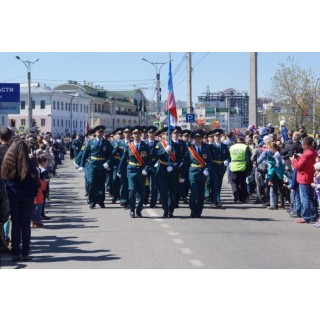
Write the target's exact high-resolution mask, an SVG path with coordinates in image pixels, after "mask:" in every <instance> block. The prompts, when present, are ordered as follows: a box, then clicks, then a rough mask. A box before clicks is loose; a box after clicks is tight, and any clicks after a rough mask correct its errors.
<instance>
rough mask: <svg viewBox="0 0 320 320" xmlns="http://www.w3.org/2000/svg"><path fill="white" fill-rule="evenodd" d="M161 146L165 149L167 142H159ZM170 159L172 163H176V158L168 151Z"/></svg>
mask: <svg viewBox="0 0 320 320" xmlns="http://www.w3.org/2000/svg"><path fill="white" fill-rule="evenodd" d="M161 144H162V146H163V148H166V147H167V145H168V144H167V141H161ZM170 159H171V160H172V161H173V162H176V161H177V157H176V155H175V154H174V153H173V152H172V151H170Z"/></svg>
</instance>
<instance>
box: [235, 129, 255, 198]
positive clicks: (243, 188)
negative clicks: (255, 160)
mask: <svg viewBox="0 0 320 320" xmlns="http://www.w3.org/2000/svg"><path fill="white" fill-rule="evenodd" d="M230 157H231V162H230V180H231V188H232V192H233V196H234V201H235V202H236V203H239V202H240V203H246V202H247V200H246V199H247V183H246V177H247V175H248V173H250V170H251V169H252V164H251V159H250V158H251V151H250V148H249V147H248V146H247V145H246V144H245V136H244V135H243V134H238V135H237V143H236V144H234V145H232V146H231V147H230Z"/></svg>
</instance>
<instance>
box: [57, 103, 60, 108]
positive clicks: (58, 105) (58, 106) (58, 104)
mask: <svg viewBox="0 0 320 320" xmlns="http://www.w3.org/2000/svg"><path fill="white" fill-rule="evenodd" d="M57 110H60V102H59V101H57Z"/></svg>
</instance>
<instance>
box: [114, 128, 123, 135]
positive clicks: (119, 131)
mask: <svg viewBox="0 0 320 320" xmlns="http://www.w3.org/2000/svg"><path fill="white" fill-rule="evenodd" d="M122 132H123V129H122V128H117V129H116V130H114V131H113V132H112V133H113V134H117V133H122Z"/></svg>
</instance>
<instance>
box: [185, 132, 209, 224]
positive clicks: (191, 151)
mask: <svg viewBox="0 0 320 320" xmlns="http://www.w3.org/2000/svg"><path fill="white" fill-rule="evenodd" d="M203 136H204V131H203V130H202V129H199V130H196V131H194V132H193V133H192V135H191V137H192V138H193V139H194V144H191V143H190V144H189V145H188V157H186V158H185V160H186V163H185V165H184V166H185V170H186V174H189V180H190V188H191V193H190V199H189V208H190V210H191V214H190V216H191V218H200V217H201V214H202V210H203V203H204V192H205V184H206V180H207V177H208V176H209V171H210V168H211V163H212V162H211V153H210V149H209V146H208V145H207V144H205V143H202V139H203Z"/></svg>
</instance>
